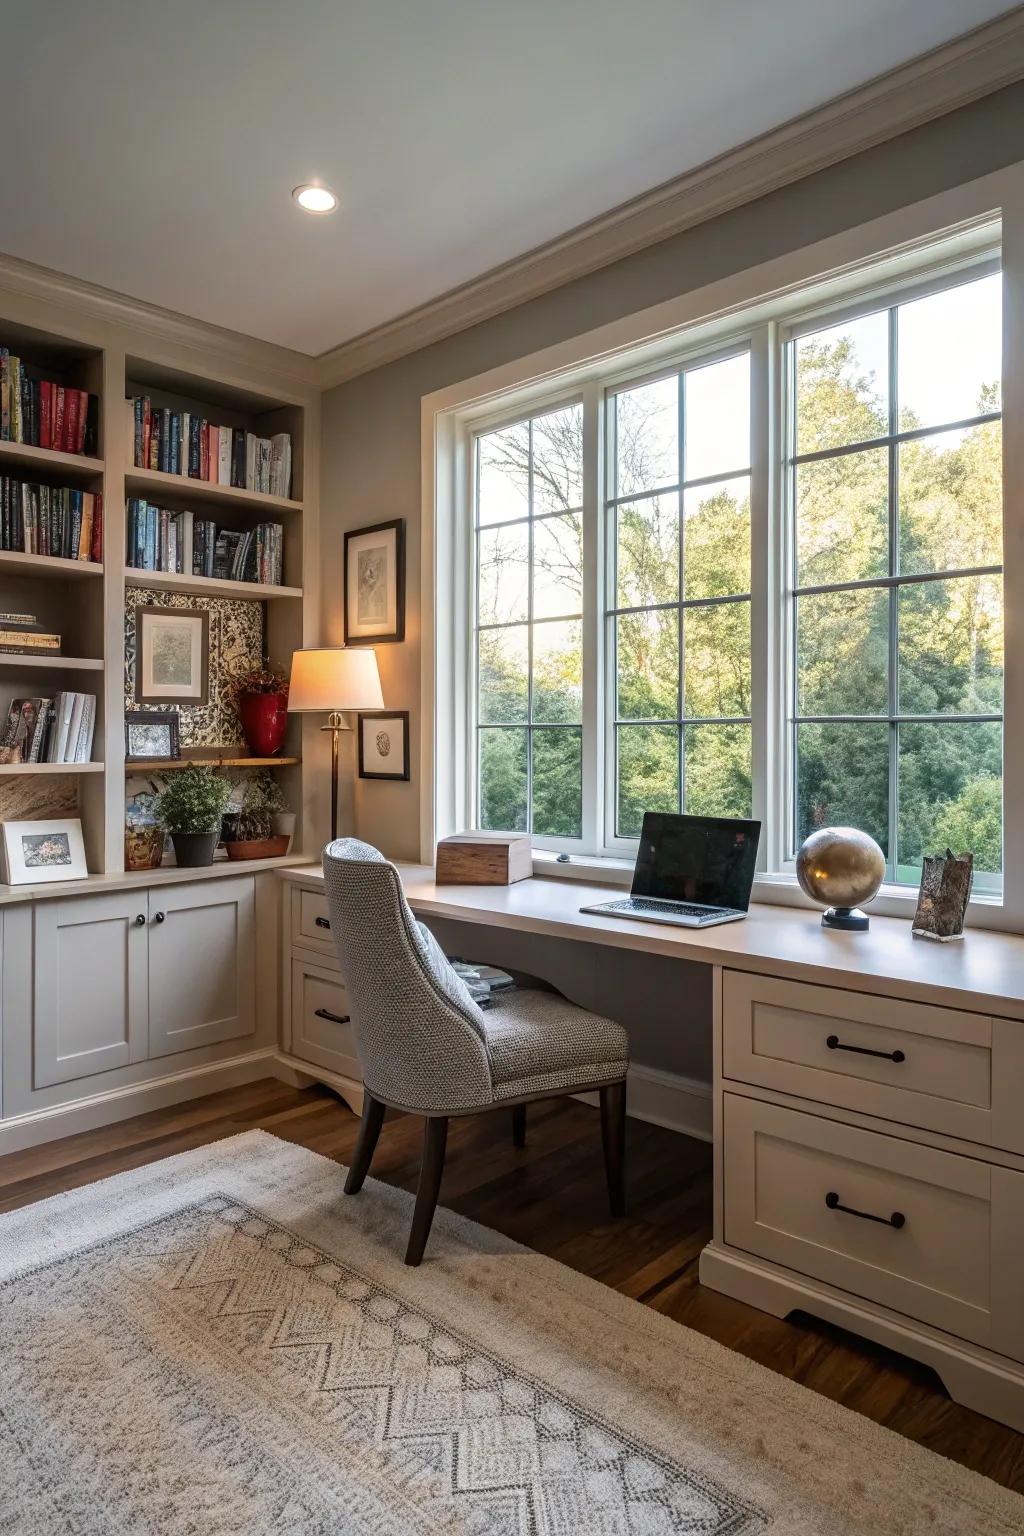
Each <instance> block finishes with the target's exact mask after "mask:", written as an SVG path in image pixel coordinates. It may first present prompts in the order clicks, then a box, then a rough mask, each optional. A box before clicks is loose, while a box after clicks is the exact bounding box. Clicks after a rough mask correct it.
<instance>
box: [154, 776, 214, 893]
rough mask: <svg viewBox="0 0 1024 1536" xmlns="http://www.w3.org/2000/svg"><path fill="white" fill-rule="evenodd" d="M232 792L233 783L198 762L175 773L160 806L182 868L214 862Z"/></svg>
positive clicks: (195, 867) (159, 810) (161, 819)
mask: <svg viewBox="0 0 1024 1536" xmlns="http://www.w3.org/2000/svg"><path fill="white" fill-rule="evenodd" d="M230 793H231V788H230V785H228V784H227V783H226V782H225V781H224V780H223V779H218V778H217V776H216V774H215V773H214V771H213V769H212V768H206V767H201V766H200V765H199V764H197V763H190V764H189V765H188V767H187V768H182V769H180V770H176V771H175V772H174V773H173V774H172V775H171V777H170V780H169V782H168V785H167V788H166V789H165V790H164V792H163V794H162V795H161V796H160V800H159V803H158V807H157V809H158V812H159V815H160V821H161V824H162V825H163V826H164V827H166V829H167V831H168V832H169V833H170V834H171V841H172V843H173V844H174V856H175V858H176V859H177V861H178V864H179V865H180V866H181V867H182V868H184V869H198V868H199V867H201V866H202V865H205V864H212V863H213V851H214V849H215V848H216V846H217V841H218V839H219V837H220V817H221V812H222V811H223V809H224V807H225V805H226V804H227V800H228V795H229V794H230Z"/></svg>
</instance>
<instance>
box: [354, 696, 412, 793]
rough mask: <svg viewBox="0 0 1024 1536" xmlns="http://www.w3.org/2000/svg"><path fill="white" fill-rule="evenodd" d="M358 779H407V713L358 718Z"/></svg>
mask: <svg viewBox="0 0 1024 1536" xmlns="http://www.w3.org/2000/svg"><path fill="white" fill-rule="evenodd" d="M359 777H360V778H361V779H408V777H409V711H408V710H407V709H402V710H391V711H390V712H387V711H382V712H381V713H380V714H374V715H360V716H359Z"/></svg>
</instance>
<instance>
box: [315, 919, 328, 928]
mask: <svg viewBox="0 0 1024 1536" xmlns="http://www.w3.org/2000/svg"><path fill="white" fill-rule="evenodd" d="M316 925H317V927H318V928H329V927H330V926H331V925H330V922H329V921H328V919H327V918H326V917H318V918H317V920H316Z"/></svg>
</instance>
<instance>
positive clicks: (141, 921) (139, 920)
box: [135, 912, 146, 928]
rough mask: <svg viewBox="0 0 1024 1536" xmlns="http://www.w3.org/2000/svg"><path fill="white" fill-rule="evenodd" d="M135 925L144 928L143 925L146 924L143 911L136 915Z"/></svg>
mask: <svg viewBox="0 0 1024 1536" xmlns="http://www.w3.org/2000/svg"><path fill="white" fill-rule="evenodd" d="M135 926H136V928H145V926H146V914H145V912H140V913H139V915H138V917H137V918H136V919H135Z"/></svg>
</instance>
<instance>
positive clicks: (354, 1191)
mask: <svg viewBox="0 0 1024 1536" xmlns="http://www.w3.org/2000/svg"><path fill="white" fill-rule="evenodd" d="M383 1124H384V1105H383V1104H382V1103H381V1102H380V1100H379V1099H375V1098H374V1097H373V1094H372V1093H367V1092H366V1089H365V1088H364V1089H363V1123H362V1125H361V1126H360V1127H359V1140H358V1141H357V1143H356V1155H355V1157H353V1159H352V1164H351V1167H350V1168H349V1170H348V1178H347V1179H346V1180H345V1193H346V1195H358V1193H359V1191H360V1190H361V1189H362V1187H363V1180H364V1179H365V1178H366V1175H367V1174H368V1173H369V1171H370V1163H371V1162H372V1161H373V1154H374V1151H375V1150H376V1146H377V1137H378V1136H379V1135H380V1128H381V1126H382V1125H383Z"/></svg>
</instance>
